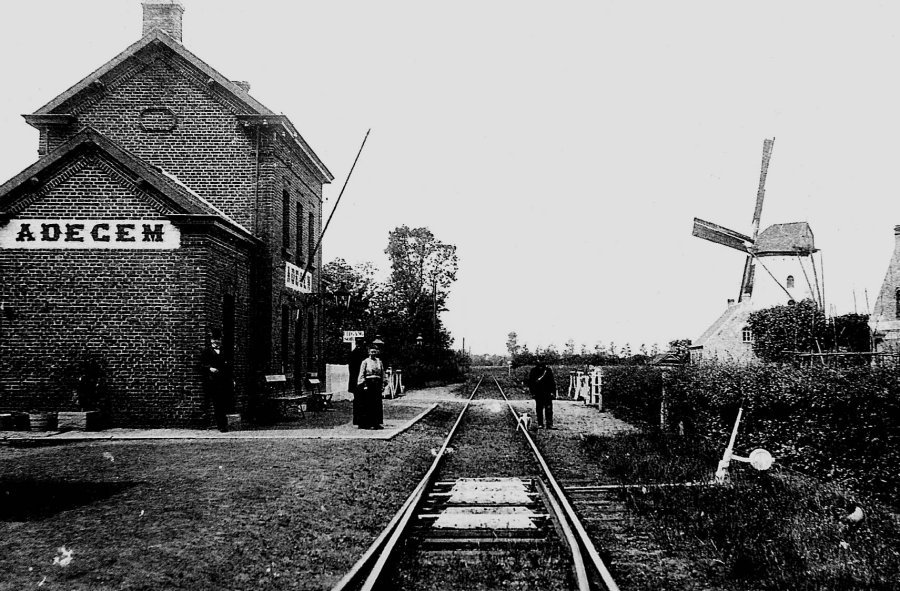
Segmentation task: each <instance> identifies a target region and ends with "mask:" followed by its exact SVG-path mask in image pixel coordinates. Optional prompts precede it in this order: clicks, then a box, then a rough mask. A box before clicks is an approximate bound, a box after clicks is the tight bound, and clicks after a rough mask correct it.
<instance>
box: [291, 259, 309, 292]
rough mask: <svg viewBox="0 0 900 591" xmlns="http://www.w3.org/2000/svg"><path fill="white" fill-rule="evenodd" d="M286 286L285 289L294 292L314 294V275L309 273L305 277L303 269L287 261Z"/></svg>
mask: <svg viewBox="0 0 900 591" xmlns="http://www.w3.org/2000/svg"><path fill="white" fill-rule="evenodd" d="M301 277H302V278H303V282H302V283H301V282H300V278H301ZM284 285H285V287H287V288H289V289H293V290H294V291H299V292H300V293H312V273H307V274H306V276H305V277H304V276H303V269H301V268H300V267H298V266H297V265H292V264H291V263H289V262H287V261H285V262H284Z"/></svg>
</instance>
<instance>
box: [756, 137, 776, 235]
mask: <svg viewBox="0 0 900 591" xmlns="http://www.w3.org/2000/svg"><path fill="white" fill-rule="evenodd" d="M774 145H775V138H772V139H770V140H768V139H767V140H764V141H763V155H762V166H761V167H760V170H759V189H757V190H756V207H755V208H754V209H753V239H754V240H756V233H757V232H759V218H760V217H762V206H763V200H764V199H765V197H766V175H767V174H768V173H769V160H771V159H772V146H774Z"/></svg>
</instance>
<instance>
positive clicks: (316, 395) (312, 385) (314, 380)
mask: <svg viewBox="0 0 900 591" xmlns="http://www.w3.org/2000/svg"><path fill="white" fill-rule="evenodd" d="M306 387H307V388H308V389H309V391H310V392H309V395H308V396H307V398H308V401H307V403H306V408H307V410H311V411H324V410H329V409H331V397H332V396H334V394H332V393H325V392H323V391H322V381H321V380H319V374H317V373H309V374H307V375H306Z"/></svg>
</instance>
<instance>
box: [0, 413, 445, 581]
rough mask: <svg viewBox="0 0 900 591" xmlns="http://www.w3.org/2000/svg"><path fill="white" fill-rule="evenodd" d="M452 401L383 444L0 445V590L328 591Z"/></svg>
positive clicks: (404, 491)
mask: <svg viewBox="0 0 900 591" xmlns="http://www.w3.org/2000/svg"><path fill="white" fill-rule="evenodd" d="M453 406H455V405H452V404H449V405H448V404H444V405H442V407H441V408H438V409H435V410H434V411H432V412H431V413H430V414H429V415H428V416H427V417H426V418H425V419H424V420H423V421H420V422H419V423H418V424H417V425H416V426H414V427H412V428H411V429H410V430H408V431H406V432H405V433H403V434H401V435H400V436H398V437H397V438H395V439H394V440H391V441H389V442H385V441H362V440H349V441H336V440H332V441H321V440H260V441H256V440H253V441H246V440H244V441H229V440H215V441H208V442H199V441H167V442H154V443H136V442H119V443H113V442H104V443H95V444H73V445H65V446H56V447H43V448H28V449H20V448H10V447H0V465H2V472H0V573H2V575H0V589H2V590H4V591H5V590H10V591H11V590H17V591H18V590H20V589H27V588H38V585H41V583H43V584H42V585H41V589H66V590H72V589H76V590H83V589H84V590H86V589H91V590H105V589H116V590H119V589H129V590H138V589H140V590H148V591H149V590H157V589H158V590H163V589H166V590H168V589H191V590H204V589H210V590H213V589H215V590H218V589H259V588H267V589H325V588H328V587H329V586H330V585H332V584H333V583H335V582H336V581H337V580H338V579H339V578H340V576H342V575H343V573H344V572H345V571H346V570H348V569H349V568H350V566H352V564H353V563H354V562H355V561H356V559H357V558H358V557H359V555H361V554H362V552H363V551H364V550H365V548H366V547H367V546H368V544H369V543H371V541H372V539H374V537H375V535H377V533H378V532H379V531H380V530H381V528H382V527H383V526H384V525H385V524H386V523H387V521H388V520H389V519H390V517H391V515H392V514H393V513H394V512H395V511H396V510H397V509H398V508H399V505H400V504H401V503H402V502H403V500H404V499H405V497H406V496H407V495H408V494H409V491H410V490H411V489H412V488H413V487H414V486H415V484H416V483H417V482H418V481H419V479H420V478H421V477H422V474H423V473H424V472H425V470H426V469H427V467H428V465H430V463H431V461H432V459H433V458H432V456H431V455H430V454H429V453H428V450H429V449H430V448H431V447H434V446H435V445H437V444H438V442H439V441H440V440H442V438H443V437H444V436H445V435H446V432H447V431H448V430H449V426H450V424H451V422H452V420H453V419H454V418H455V413H456V412H457V410H458V409H457V410H454V409H453V408H452V407H453ZM63 548H64V549H65V550H61V549H63ZM67 552H71V556H70V557H69V559H68V561H67V558H66V553H67ZM54 560H56V561H57V563H62V564H66V565H65V566H60V564H54Z"/></svg>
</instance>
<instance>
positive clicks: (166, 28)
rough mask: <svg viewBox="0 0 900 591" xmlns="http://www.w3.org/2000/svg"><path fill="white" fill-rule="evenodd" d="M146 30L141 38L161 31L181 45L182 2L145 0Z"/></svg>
mask: <svg viewBox="0 0 900 591" xmlns="http://www.w3.org/2000/svg"><path fill="white" fill-rule="evenodd" d="M141 6H143V7H144V29H143V31H142V32H141V36H143V35H146V34H147V33H149V32H150V31H152V30H153V29H160V30H162V31H163V32H164V33H166V34H167V35H169V37H171V38H172V39H174V40H176V41H178V42H179V43H181V15H182V14H183V13H184V5H183V4H182V3H181V0H144V1H143V2H141Z"/></svg>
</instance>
